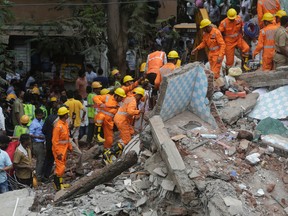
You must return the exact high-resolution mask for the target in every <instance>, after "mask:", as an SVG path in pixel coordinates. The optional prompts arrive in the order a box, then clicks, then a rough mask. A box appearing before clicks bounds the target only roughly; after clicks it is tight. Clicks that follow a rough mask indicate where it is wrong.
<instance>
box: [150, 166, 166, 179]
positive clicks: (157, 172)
mask: <svg viewBox="0 0 288 216" xmlns="http://www.w3.org/2000/svg"><path fill="white" fill-rule="evenodd" d="M153 172H154V173H155V174H157V175H159V176H161V177H163V178H165V177H166V176H167V173H164V172H163V171H162V168H161V167H157V168H155V169H154V170H153Z"/></svg>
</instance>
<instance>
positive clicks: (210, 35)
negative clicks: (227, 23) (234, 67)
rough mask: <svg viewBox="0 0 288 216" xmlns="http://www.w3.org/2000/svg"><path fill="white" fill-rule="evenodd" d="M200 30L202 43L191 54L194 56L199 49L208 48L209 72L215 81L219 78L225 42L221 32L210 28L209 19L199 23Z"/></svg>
mask: <svg viewBox="0 0 288 216" xmlns="http://www.w3.org/2000/svg"><path fill="white" fill-rule="evenodd" d="M200 29H203V31H204V33H203V39H202V42H201V43H200V44H199V45H198V46H197V47H196V48H195V49H194V50H192V52H191V54H192V55H194V54H195V52H197V51H198V50H200V49H203V48H205V47H208V49H209V54H208V61H209V63H210V67H211V71H212V72H213V73H214V77H215V79H218V78H219V77H220V69H221V64H222V61H223V57H224V55H225V48H226V45H225V42H224V40H223V37H222V35H221V32H220V31H219V30H218V29H217V28H215V27H212V25H211V21H210V20H209V19H203V20H202V21H201V23H200Z"/></svg>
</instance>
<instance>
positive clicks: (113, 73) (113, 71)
mask: <svg viewBox="0 0 288 216" xmlns="http://www.w3.org/2000/svg"><path fill="white" fill-rule="evenodd" d="M111 73H112V76H114V75H115V74H117V73H120V71H119V70H117V69H114V70H112V72H111Z"/></svg>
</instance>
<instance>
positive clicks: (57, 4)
mask: <svg viewBox="0 0 288 216" xmlns="http://www.w3.org/2000/svg"><path fill="white" fill-rule="evenodd" d="M158 1H159V0H150V1H149V2H158ZM166 1H174V2H176V1H177V0H166ZM149 2H148V1H145V0H134V1H123V2H118V1H113V2H95V3H63V4H61V3H24V4H23V3H12V7H19V6H21V7H22V6H86V5H112V4H133V3H149Z"/></svg>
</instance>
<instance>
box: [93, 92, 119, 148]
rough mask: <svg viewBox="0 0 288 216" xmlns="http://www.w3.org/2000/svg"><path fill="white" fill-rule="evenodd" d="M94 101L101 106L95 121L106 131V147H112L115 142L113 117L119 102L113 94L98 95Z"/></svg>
mask: <svg viewBox="0 0 288 216" xmlns="http://www.w3.org/2000/svg"><path fill="white" fill-rule="evenodd" d="M93 101H94V103H95V104H96V105H97V107H99V110H98V113H97V115H96V116H95V119H94V120H95V123H96V124H98V125H102V127H103V132H104V139H105V142H104V148H111V147H112V143H113V138H114V135H113V127H114V122H113V117H114V115H115V114H116V112H117V110H118V109H117V108H116V107H117V106H118V102H117V101H116V100H115V98H114V96H113V95H96V96H94V97H93Z"/></svg>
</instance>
